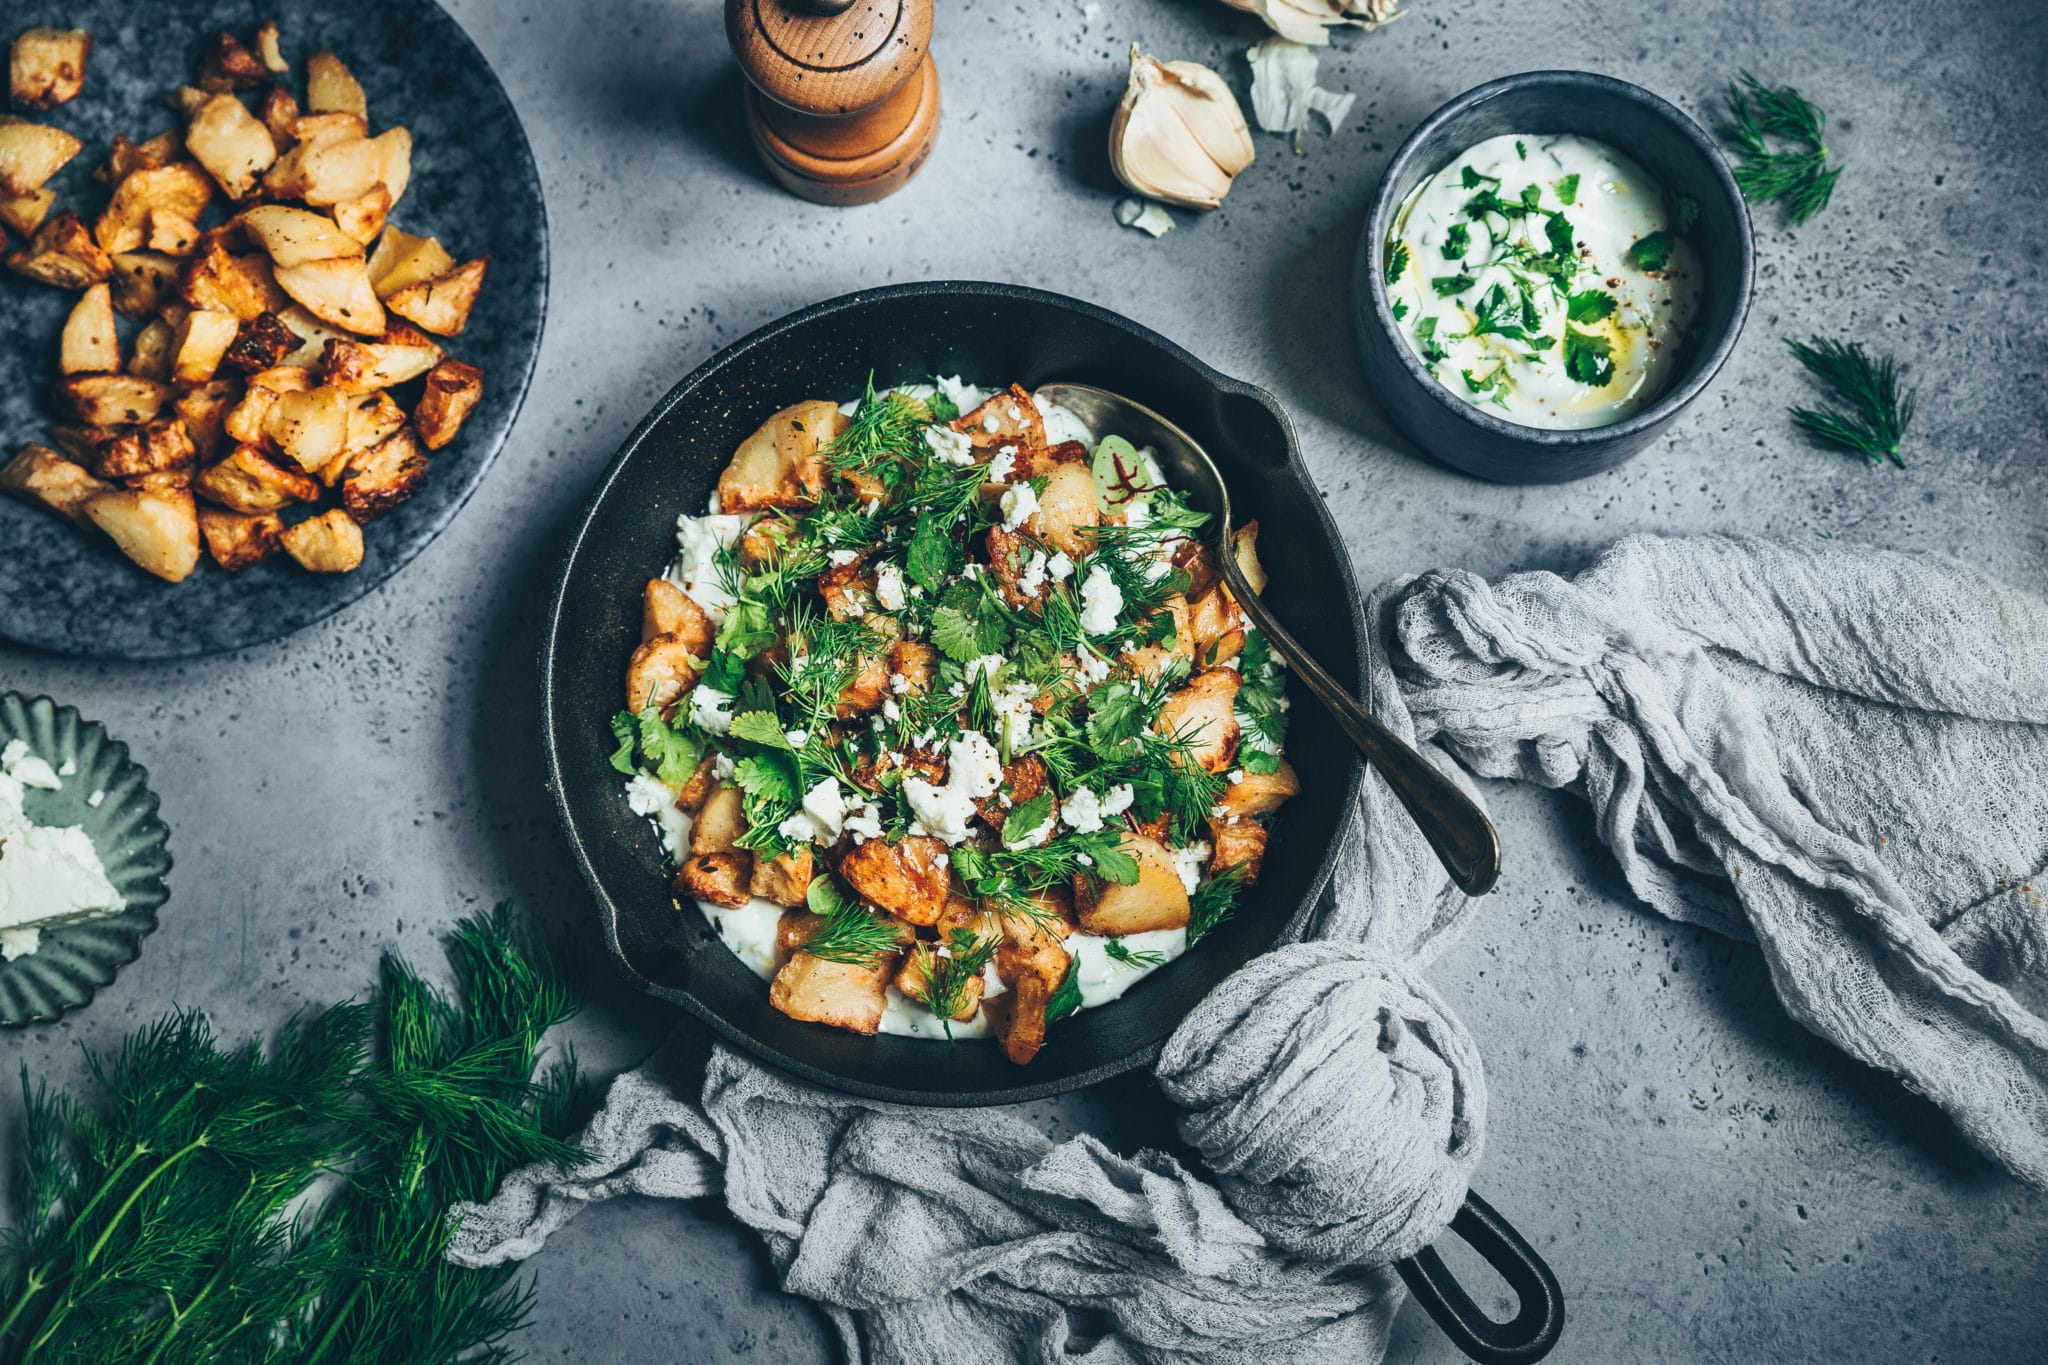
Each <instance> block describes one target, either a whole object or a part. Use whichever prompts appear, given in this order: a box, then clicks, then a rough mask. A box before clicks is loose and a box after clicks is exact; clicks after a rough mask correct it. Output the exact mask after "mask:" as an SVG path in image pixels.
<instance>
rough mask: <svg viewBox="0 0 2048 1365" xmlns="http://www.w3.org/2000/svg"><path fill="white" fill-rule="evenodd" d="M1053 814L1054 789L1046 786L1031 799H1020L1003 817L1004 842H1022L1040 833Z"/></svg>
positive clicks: (1006, 843)
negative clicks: (1040, 829) (1041, 827)
mask: <svg viewBox="0 0 2048 1365" xmlns="http://www.w3.org/2000/svg"><path fill="white" fill-rule="evenodd" d="M1051 815H1052V789H1051V788H1050V787H1048V788H1046V789H1045V790H1044V791H1042V792H1040V793H1039V794H1038V795H1036V796H1034V797H1032V798H1031V799H1030V800H1029V801H1020V802H1018V803H1017V804H1016V805H1015V806H1013V807H1011V809H1010V813H1009V814H1008V815H1007V816H1005V817H1004V818H1003V843H1004V844H1005V845H1008V844H1021V843H1024V842H1025V841H1026V840H1028V839H1030V838H1031V836H1032V835H1034V834H1036V833H1038V830H1039V827H1040V826H1042V825H1043V824H1045V822H1046V820H1047V819H1048V818H1049V817H1050V816H1051Z"/></svg>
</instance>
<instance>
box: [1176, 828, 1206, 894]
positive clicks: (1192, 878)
mask: <svg viewBox="0 0 2048 1365" xmlns="http://www.w3.org/2000/svg"><path fill="white" fill-rule="evenodd" d="M1166 856H1167V857H1168V858H1169V859H1170V860H1172V862H1173V870H1174V871H1175V872H1178V873H1180V884H1181V885H1182V886H1185V887H1186V888H1187V889H1188V894H1189V895H1191V896H1192V895H1193V894H1195V888H1196V887H1198V886H1200V885H1201V884H1202V864H1203V863H1204V862H1206V861H1208V858H1209V846H1208V845H1207V844H1205V843H1203V842H1201V841H1200V840H1196V841H1195V842H1194V843H1192V844H1189V845H1188V846H1187V847H1186V848H1169V849H1168V850H1166Z"/></svg>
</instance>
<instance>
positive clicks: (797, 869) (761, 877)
mask: <svg viewBox="0 0 2048 1365" xmlns="http://www.w3.org/2000/svg"><path fill="white" fill-rule="evenodd" d="M816 867H817V859H816V858H815V857H814V856H813V855H812V853H811V850H810V848H809V846H808V845H807V846H805V847H803V848H800V849H798V850H797V851H796V852H794V853H784V854H782V855H781V856H779V857H775V858H762V857H756V858H755V859H754V873H753V876H752V877H750V878H749V879H748V881H747V890H748V892H749V893H750V894H752V895H756V896H759V897H760V898H761V899H762V900H767V901H774V902H775V903H776V904H777V905H780V906H785V907H795V906H799V905H802V904H803V903H804V897H805V895H806V894H807V893H808V892H809V891H810V889H811V878H812V877H813V876H814V875H815V873H816Z"/></svg>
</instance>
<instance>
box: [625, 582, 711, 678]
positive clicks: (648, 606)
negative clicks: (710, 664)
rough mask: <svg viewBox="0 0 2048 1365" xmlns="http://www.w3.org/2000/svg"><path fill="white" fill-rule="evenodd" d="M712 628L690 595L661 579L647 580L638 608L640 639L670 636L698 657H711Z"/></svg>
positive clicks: (703, 612)
mask: <svg viewBox="0 0 2048 1365" xmlns="http://www.w3.org/2000/svg"><path fill="white" fill-rule="evenodd" d="M714 634H715V628H714V627H713V626H712V624H711V618H710V616H708V615H707V614H705V611H704V608H702V607H700V606H698V605H697V603H696V600H695V599H693V598H692V597H691V596H690V594H688V593H686V592H684V591H683V590H682V589H681V588H679V587H677V586H676V585H675V584H673V583H671V582H669V581H668V580H667V579H665V578H650V579H648V580H647V591H646V593H645V594H644V595H643V600H642V604H641V611H640V639H641V640H642V641H643V642H645V641H647V640H652V639H654V638H655V637H656V636H660V635H673V636H675V637H676V639H678V640H680V641H681V642H682V643H683V645H684V646H685V647H687V648H688V649H689V651H690V652H691V653H692V654H694V655H696V656H697V657H698V658H700V659H709V658H710V657H711V640H712V636H713V635H714Z"/></svg>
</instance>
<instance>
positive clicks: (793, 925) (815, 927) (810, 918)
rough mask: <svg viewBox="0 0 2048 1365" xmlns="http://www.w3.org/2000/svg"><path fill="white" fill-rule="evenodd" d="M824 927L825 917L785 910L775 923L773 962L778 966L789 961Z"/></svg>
mask: <svg viewBox="0 0 2048 1365" xmlns="http://www.w3.org/2000/svg"><path fill="white" fill-rule="evenodd" d="M824 927H825V917H824V916H823V915H814V914H812V913H811V912H810V911H808V910H785V911H783V912H782V918H780V919H778V920H776V921H775V961H776V962H777V963H778V964H780V963H784V962H787V961H789V959H790V955H791V954H792V953H794V952H796V950H797V949H799V948H801V947H803V946H804V945H805V944H806V943H809V942H810V941H811V940H812V939H813V938H815V937H817V934H818V931H819V930H820V929H822V928H824Z"/></svg>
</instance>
